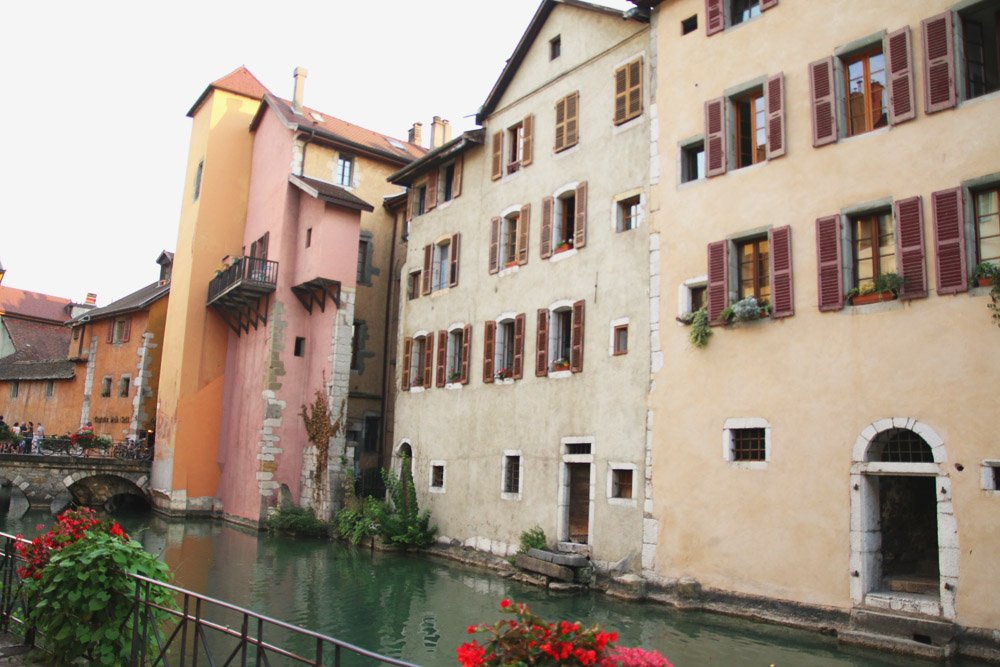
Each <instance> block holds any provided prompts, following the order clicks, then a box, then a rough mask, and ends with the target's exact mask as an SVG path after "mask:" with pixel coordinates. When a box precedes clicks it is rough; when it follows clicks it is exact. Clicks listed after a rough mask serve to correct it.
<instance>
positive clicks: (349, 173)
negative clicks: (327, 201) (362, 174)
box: [336, 153, 354, 188]
mask: <svg viewBox="0 0 1000 667" xmlns="http://www.w3.org/2000/svg"><path fill="white" fill-rule="evenodd" d="M353 178H354V158H353V157H352V156H350V155H344V154H343V153H341V154H339V155H338V156H337V180H336V183H337V185H340V186H343V187H345V188H349V187H351V184H352V179H353Z"/></svg>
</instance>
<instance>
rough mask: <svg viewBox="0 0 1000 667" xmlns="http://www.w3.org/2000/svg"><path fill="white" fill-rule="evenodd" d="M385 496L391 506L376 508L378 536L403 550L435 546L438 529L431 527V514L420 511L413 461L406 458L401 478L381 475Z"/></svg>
mask: <svg viewBox="0 0 1000 667" xmlns="http://www.w3.org/2000/svg"><path fill="white" fill-rule="evenodd" d="M382 480H383V481H384V482H385V489H386V493H387V494H388V496H389V500H390V503H391V504H386V503H379V504H378V505H376V506H375V508H376V509H375V516H376V521H377V522H378V526H379V534H380V535H382V537H384V538H385V539H387V540H389V541H390V542H392V543H393V544H395V545H398V546H400V547H403V548H404V549H422V548H424V547H428V546H430V545H431V544H432V543H433V542H434V535H435V533H437V526H431V525H430V521H431V511H430V510H424V511H423V512H422V513H421V512H420V510H419V508H418V507H417V490H416V487H414V486H413V473H412V472H411V471H410V457H408V456H403V460H402V472H401V473H400V475H399V477H396V476H395V475H392V474H390V473H389V472H388V471H386V470H383V471H382Z"/></svg>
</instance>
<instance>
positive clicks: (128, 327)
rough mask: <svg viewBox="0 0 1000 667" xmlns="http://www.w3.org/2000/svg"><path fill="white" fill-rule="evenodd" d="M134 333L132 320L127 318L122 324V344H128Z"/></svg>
mask: <svg viewBox="0 0 1000 667" xmlns="http://www.w3.org/2000/svg"><path fill="white" fill-rule="evenodd" d="M131 333H132V318H131V317H126V318H125V320H124V321H123V322H122V342H123V343H127V342H128V339H129V337H130V335H131Z"/></svg>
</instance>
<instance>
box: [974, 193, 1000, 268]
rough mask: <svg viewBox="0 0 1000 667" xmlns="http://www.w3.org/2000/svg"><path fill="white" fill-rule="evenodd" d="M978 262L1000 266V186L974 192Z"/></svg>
mask: <svg viewBox="0 0 1000 667" xmlns="http://www.w3.org/2000/svg"><path fill="white" fill-rule="evenodd" d="M972 220H973V228H974V230H975V239H976V262H975V263H976V264H979V263H980V262H991V263H993V264H994V265H995V266H1000V186H994V187H992V188H988V189H984V190H978V191H974V192H972Z"/></svg>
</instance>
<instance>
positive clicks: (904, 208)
mask: <svg viewBox="0 0 1000 667" xmlns="http://www.w3.org/2000/svg"><path fill="white" fill-rule="evenodd" d="M893 214H894V216H895V218H896V257H898V258H899V259H898V264H899V275H901V276H903V278H904V279H905V281H906V282H904V283H903V287H902V289H901V290H900V291H899V298H900V299H917V298H920V297H925V296H927V277H926V272H925V270H924V207H923V203H922V202H921V201H920V197H919V196H918V197H910V198H909V199H903V200H901V201H897V202H896V205H895V206H894V207H893Z"/></svg>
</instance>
